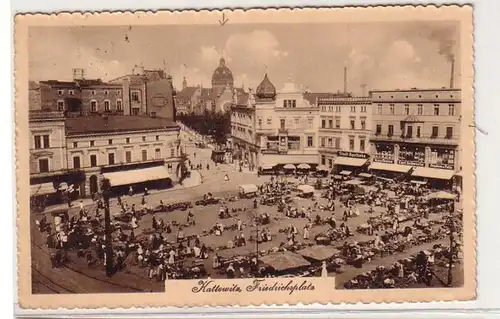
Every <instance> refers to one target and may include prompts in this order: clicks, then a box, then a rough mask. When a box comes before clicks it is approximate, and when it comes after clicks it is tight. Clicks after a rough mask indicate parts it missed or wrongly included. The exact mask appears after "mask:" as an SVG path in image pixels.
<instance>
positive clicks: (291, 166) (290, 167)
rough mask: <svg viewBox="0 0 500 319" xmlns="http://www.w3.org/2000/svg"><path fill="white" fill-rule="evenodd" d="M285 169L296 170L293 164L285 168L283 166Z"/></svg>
mask: <svg viewBox="0 0 500 319" xmlns="http://www.w3.org/2000/svg"><path fill="white" fill-rule="evenodd" d="M283 168H284V169H295V165H293V164H286V165H285V166H283Z"/></svg>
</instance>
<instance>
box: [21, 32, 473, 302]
mask: <svg viewBox="0 0 500 319" xmlns="http://www.w3.org/2000/svg"><path fill="white" fill-rule="evenodd" d="M235 28H236V29H235V30H239V29H238V28H239V27H235ZM268 28H269V30H266V31H262V30H257V31H252V32H250V33H243V34H244V35H245V36H244V37H237V36H235V37H232V36H230V35H229V36H228V35H224V34H223V35H218V33H213V34H211V36H213V37H214V38H213V39H212V40H213V41H216V42H217V41H227V42H226V44H225V47H224V48H223V49H221V50H215V49H214V52H212V51H210V52H211V53H210V55H209V57H210V59H209V60H210V61H201V62H200V61H198V60H196V59H197V58H196V55H195V57H194V58H192V59H194V60H193V61H195V62H197V63H198V65H197V66H196V67H194V69H196V70H197V71H196V72H194V71H193V67H190V66H187V65H186V64H184V65H183V66H182V67H181V68H177V69H171V68H170V67H168V66H167V65H168V62H167V61H166V60H165V59H164V58H163V57H162V59H161V61H160V60H159V57H160V56H159V55H158V52H157V51H151V52H149V54H150V55H151V56H152V57H153V56H154V57H155V58H154V60H155V62H154V63H149V64H148V68H146V67H144V64H143V63H139V64H134V65H133V67H131V68H129V65H127V68H126V69H125V68H124V70H125V71H123V70H120V72H115V73H113V76H110V75H107V73H106V75H102V74H100V73H99V72H97V71H96V70H93V69H92V68H90V70H87V69H85V68H78V67H74V68H73V67H72V68H71V75H72V77H71V79H67V75H64V76H62V78H61V79H54V78H53V77H52V75H51V76H50V77H49V78H41V76H40V74H39V75H38V78H37V81H34V80H33V81H30V82H29V103H30V105H29V106H30V109H29V116H28V117H29V119H28V120H29V130H30V142H29V143H30V149H29V151H30V159H29V161H30V214H29V217H30V234H31V241H30V242H31V247H30V248H31V280H32V292H33V293H34V294H52V293H63V294H67V293H75V294H78V293H119V292H163V291H165V286H166V284H167V283H168V282H169V280H171V281H172V280H193V279H207V278H210V279H251V278H308V277H332V278H335V287H334V288H335V289H338V290H342V289H352V290H361V289H404V288H442V287H461V286H463V284H464V270H463V267H464V262H463V258H464V253H463V230H464V226H463V194H462V191H463V174H464V170H463V167H462V165H463V157H464V155H465V154H464V151H463V149H462V141H461V138H462V132H461V125H462V115H461V114H462V90H461V88H460V87H459V86H458V85H457V83H459V79H460V76H461V73H460V70H459V68H458V67H457V65H458V62H457V61H459V60H460V54H459V53H460V52H459V50H457V49H456V47H455V46H456V43H455V42H453V41H454V40H453V39H454V36H455V33H456V32H457V31H456V26H455V25H453V24H451V23H450V24H448V23H438V24H436V25H432V28H436V30H439V32H441V33H439V34H441V35H442V38H436V37H435V34H434V33H432V32H430V31H429V33H424V34H423V35H421V34H417V35H415V34H414V33H413V32H408V33H404V32H402V33H401V34H399V33H398V32H395V33H394V34H392V33H391V34H389V35H388V37H389V38H388V40H387V41H388V42H387V43H388V45H390V47H389V49H388V50H389V51H390V52H393V53H392V54H395V57H394V58H395V59H397V57H398V54H401V51H403V52H404V53H405V54H406V55H403V56H402V57H401V59H402V60H401V62H400V64H396V65H400V66H401V67H402V68H404V67H407V66H408V65H412V67H411V68H409V69H403V70H400V71H398V72H396V73H395V74H393V75H392V76H393V77H392V78H391V79H392V81H388V80H387V79H388V78H385V77H379V78H378V79H377V80H374V77H375V75H376V74H378V72H382V70H381V69H380V68H378V67H377V68H375V69H368V70H360V69H359V68H360V65H359V63H358V62H359V60H356V50H355V49H352V50H351V51H349V50H347V51H346V48H345V47H338V48H337V49H338V50H339V51H338V52H340V53H338V54H339V56H340V57H345V59H346V61H341V59H339V60H338V61H336V62H335V63H330V62H328V63H326V62H325V68H327V69H328V70H329V71H328V72H330V73H328V72H327V71H325V70H323V68H321V67H318V65H316V64H315V63H313V62H311V61H312V60H310V59H304V58H303V56H300V55H295V56H294V57H293V59H295V60H287V59H289V58H288V56H289V55H292V56H293V50H302V47H297V43H296V42H295V41H292V40H287V41H285V42H286V43H287V45H288V46H289V48H290V49H289V50H288V51H285V50H283V51H279V50H278V49H277V47H276V48H275V49H276V50H275V51H273V52H274V53H273V52H268V53H265V54H269V56H266V55H265V54H264V56H262V57H261V58H262V61H258V60H257V58H255V63H256V65H257V66H258V67H252V68H249V67H248V64H246V63H244V62H242V61H244V59H242V56H237V55H235V54H234V52H235V51H234V50H235V49H234V43H233V41H241V42H242V43H240V44H239V46H240V47H245V45H247V49H248V50H250V52H252V54H254V55H255V54H257V51H252V50H253V45H258V44H261V43H260V41H261V40H260V39H264V40H262V41H269V43H270V45H272V46H277V44H276V43H277V42H275V41H274V40H275V39H274V36H275V34H277V35H281V36H280V39H288V34H287V30H286V29H284V28H282V27H280V26H274V27H271V26H269V27H268ZM295 28H296V32H299V33H301V32H305V30H306V29H303V28H304V27H299V26H296V27H295ZM311 28H313V29H314V30H315V31H316V32H325V31H322V29H321V28H320V27H318V26H314V27H311ZM359 28H360V29H359V30H357V31H349V32H354V33H356V32H358V34H359V32H361V31H360V30H365V31H364V32H368V29H367V26H366V25H363V26H360V27H359ZM380 28H381V30H382V29H384V28H385V27H380ZM226 29H227V28H226ZM423 29H424V30H427V29H425V28H423ZM116 30H117V29H106V28H104V29H103V32H108V33H109V35H110V36H116V35H114V34H115V32H117V31H116ZM144 30H148V29H147V28H146V29H142V30H140V31H135V29H134V31H131V30H127V32H129V33H130V36H131V37H132V34H135V35H136V39H141V37H140V36H138V35H141V34H142V35H143V36H144V32H145V31H144ZM242 30H244V29H242ZM384 30H386V29H384ZM150 31H151V32H158V30H156V29H151V30H150ZM386 31H388V30H386ZM33 32H35V33H37V32H38V33H40V34H43V35H45V36H49V34H50V32H53V31H47V30H38V31H37V30H35V31H33ZM44 32H47V33H44ZM73 32H74V33H73ZM88 32H89V31H87V30H80V31H74V30H73V31H71V32H67V31H65V32H63V34H64V35H65V36H67V37H68V38H69V39H73V37H76V38H78V39H79V38H82V39H83V38H86V37H88V38H89V39H92V40H89V43H97V42H99V41H101V40H99V39H95V38H94V35H93V33H88ZM134 32H138V33H134ZM203 32H209V31H207V30H204V31H203ZM203 32H201V31H200V34H203ZM234 32H236V33H235V34H240V33H238V32H239V31H234ZM241 32H247V31H241ZM436 32H437V31H436ZM58 34H59V33H57V32H54V33H53V34H52V36H57V35H58ZM75 34H76V35H75ZM207 34H208V33H207ZM169 36H171V35H169ZM198 36H199V37H200V39H199V41H202V40H204V39H202V38H203V37H202V36H201V35H198ZM207 36H208V35H207ZM339 36H340V35H339ZM127 37H128V35H127ZM217 37H220V39H219V38H217ZM226 37H227V40H226ZM175 39H177V38H175V37H173V36H172V39H171V40H172V41H179V39H177V40H175ZM235 39H236V40H235ZM242 39H248V41H254V42H253V43H251V44H250V45H248V44H246V42H245V41H242ZM136 41H139V40H136ZM276 41H277V39H276ZM308 41H309V42H308V43H309V45H310V46H313V47H314V46H318V48H316V50H317V54H318V55H320V53H321V45H322V44H321V43H319V42H317V41H314V40H311V39H308ZM419 44H422V45H426V46H428V47H425V50H424V51H425V52H424V51H422V52H419V51H418V50H419V48H420V47H419ZM136 45H137V44H136ZM178 45H179V46H185V50H186V52H190V51H189V46H191V45H192V43H191V42H187V43H184V42H182V41H180V42H179V43H178ZM331 45H334V44H333V43H331ZM139 47H140V46H138V47H137V48H139ZM229 49H232V50H233V51H231V50H229ZM420 49H422V48H420ZM204 50H205V51H202V53H203V52H205V53H206V50H207V49H206V48H205V47H204ZM269 50H271V49H269ZM264 51H265V50H264ZM231 52H233V54H231ZM315 52H316V51H315ZM408 52H409V53H408ZM426 52H427V53H428V52H433V54H434V55H433V56H434V59H429V60H426V62H425V63H427V64H429V65H432V66H433V69H432V70H433V71H432V72H433V73H432V74H428V73H425V74H422V75H421V78H418V79H413V81H412V78H411V77H406V75H405V76H404V77H403V80H402V79H401V77H400V76H399V75H400V74H403V73H404V74H406V73H408V74H412V72H417V71H415V70H414V69H413V67H415V68H416V69H417V70H420V69H419V68H420V63H423V62H422V61H421V60H419V59H421V58H422V57H423V56H424V53H425V54H427V53H426ZM138 54H139V53H138ZM389 56H390V55H389ZM417 57H418V59H417ZM177 58H178V57H176V56H175V55H172V56H171V57H170V59H174V60H175V59H177ZM357 58H358V59H360V58H361V57H357ZM34 59H35V60H36V59H37V58H36V55H35V58H34ZM323 59H324V60H325V61H329V59H326V58H325V57H323ZM362 59H365V60H366V59H372V60H373V61H378V60H377V59H382V60H383V61H385V62H383V63H382V62H381V64H384V63H387V62H388V61H387V60H385V59H387V56H386V55H384V54H380V52H377V51H373V52H371V51H370V53H369V54H368V53H367V54H366V56H363V57H362ZM124 60H127V59H125V58H124ZM132 60H133V59H132V58H131V57H128V62H127V63H129V64H130V61H132ZM117 61H118V60H117ZM339 61H340V62H339ZM268 62H273V63H274V64H273V63H268ZM391 62H392V61H391ZM38 63H39V64H38V65H41V64H40V63H42V62H41V61H39V62H38ZM294 63H296V64H297V65H298V67H297V70H295V71H293V70H292V69H293V68H291V66H292V65H294ZM374 63H375V62H374ZM412 63H413V64H412ZM115 64H116V63H115ZM118 64H119V62H118ZM158 65H160V67H158ZM151 66H153V67H151ZM233 66H234V68H235V69H236V70H237V71H234V69H233ZM199 68H202V69H203V70H204V72H205V71H206V70H209V71H206V72H208V73H207V74H210V75H208V78H209V80H208V82H209V83H210V85H208V86H207V79H206V76H205V75H204V74H201V73H200V72H201V71H200V70H201V69H199ZM130 69H131V71H130ZM242 70H246V71H245V72H247V73H243V71H242ZM312 70H314V71H312ZM63 71H64V72H65V73H64V74H66V73H68V70H63ZM63 71H61V72H63ZM292 71H293V72H292ZM88 72H90V75H89V73H88ZM92 72H93V73H92ZM197 72H198V73H197ZM233 72H234V73H233ZM237 72H238V73H237ZM426 72H427V71H426ZM429 72H430V71H429ZM316 73H318V74H320V75H321V76H320V75H318V76H316ZM249 74H250V75H249ZM312 74H314V76H313V75H312ZM331 74H334V76H333V79H330V77H331ZM95 75H99V76H100V77H97V76H95ZM43 76H45V74H44V75H43ZM101 76H102V78H104V79H102V78H101ZM322 77H323V78H325V79H327V80H321V78H322ZM389 78H390V77H389ZM370 79H371V80H370ZM431 79H432V81H431ZM245 81H248V82H250V83H248V82H245ZM330 81H331V82H330ZM370 81H371V82H370ZM401 81H402V82H401ZM366 82H370V83H366ZM428 82H429V83H428ZM415 83H417V84H415ZM254 84H257V85H255V87H254ZM309 84H310V85H311V87H309ZM400 84H403V85H406V86H407V87H403V88H399V85H400ZM414 85H418V86H419V87H418V88H417V87H414ZM377 87H381V88H380V89H378V88H377Z"/></svg>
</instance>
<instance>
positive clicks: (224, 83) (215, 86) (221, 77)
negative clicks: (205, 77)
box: [212, 58, 234, 95]
mask: <svg viewBox="0 0 500 319" xmlns="http://www.w3.org/2000/svg"><path fill="white" fill-rule="evenodd" d="M226 87H229V88H230V91H231V92H232V91H233V87H234V78H233V72H231V70H229V68H228V67H227V66H226V60H224V58H220V61H219V66H218V67H217V68H216V69H215V71H214V73H213V75H212V90H213V92H214V93H215V94H216V95H219V94H220V93H221V92H222V91H224V90H225V89H226Z"/></svg>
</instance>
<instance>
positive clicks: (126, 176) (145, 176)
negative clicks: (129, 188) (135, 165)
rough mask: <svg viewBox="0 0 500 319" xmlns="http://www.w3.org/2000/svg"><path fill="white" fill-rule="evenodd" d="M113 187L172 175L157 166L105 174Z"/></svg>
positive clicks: (163, 167) (162, 167) (165, 169)
mask: <svg viewBox="0 0 500 319" xmlns="http://www.w3.org/2000/svg"><path fill="white" fill-rule="evenodd" d="M103 175H104V178H107V179H109V182H110V184H111V186H123V185H130V184H135V183H140V182H145V181H154V180H158V179H165V178H169V177H170V174H169V173H168V171H167V168H166V167H165V166H155V167H148V168H143V169H136V170H129V171H119V172H112V173H104V174H103Z"/></svg>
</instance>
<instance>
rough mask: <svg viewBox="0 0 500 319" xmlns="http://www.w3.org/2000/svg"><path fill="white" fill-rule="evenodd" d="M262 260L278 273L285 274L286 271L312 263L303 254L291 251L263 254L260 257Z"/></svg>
mask: <svg viewBox="0 0 500 319" xmlns="http://www.w3.org/2000/svg"><path fill="white" fill-rule="evenodd" d="M260 261H261V262H262V263H263V264H264V265H266V266H268V267H269V268H271V269H272V271H274V272H276V273H277V274H283V273H284V272H285V271H290V270H293V269H299V268H304V267H307V266H310V265H311V263H310V262H308V261H307V260H305V259H304V257H302V256H301V255H299V254H295V253H292V252H289V251H285V252H281V253H274V254H269V255H267V256H263V257H261V258H260Z"/></svg>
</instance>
